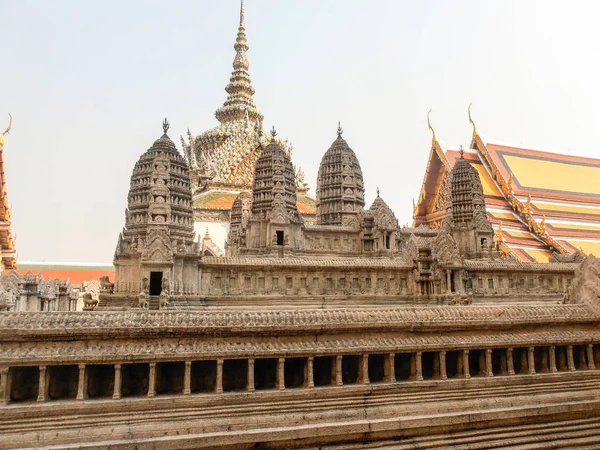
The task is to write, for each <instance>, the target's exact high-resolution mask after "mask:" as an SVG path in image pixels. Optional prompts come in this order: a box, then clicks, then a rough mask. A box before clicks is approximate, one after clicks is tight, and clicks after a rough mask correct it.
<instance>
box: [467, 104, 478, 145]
mask: <svg viewBox="0 0 600 450" xmlns="http://www.w3.org/2000/svg"><path fill="white" fill-rule="evenodd" d="M472 104H473V102H471V103H469V109H468V111H469V123H470V124H471V125H473V137H475V136H477V127H476V126H475V122H473V118H472V117H471V105H472Z"/></svg>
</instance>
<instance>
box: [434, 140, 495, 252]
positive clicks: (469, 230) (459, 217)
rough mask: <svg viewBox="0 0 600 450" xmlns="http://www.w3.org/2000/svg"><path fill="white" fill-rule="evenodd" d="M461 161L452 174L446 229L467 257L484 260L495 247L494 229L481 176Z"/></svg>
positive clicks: (462, 154) (464, 160) (462, 155)
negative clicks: (488, 212)
mask: <svg viewBox="0 0 600 450" xmlns="http://www.w3.org/2000/svg"><path fill="white" fill-rule="evenodd" d="M460 155H461V156H460V158H459V159H458V160H457V161H456V164H455V165H454V168H453V169H452V171H450V173H449V175H448V183H447V192H446V217H445V223H444V226H445V227H447V228H449V229H450V230H451V234H452V236H453V237H454V240H455V241H456V243H457V244H458V249H459V251H460V253H461V255H463V257H464V258H480V257H483V256H485V254H486V253H489V252H490V251H491V249H492V247H493V239H494V230H493V228H492V225H491V223H490V221H489V220H488V217H487V213H486V210H485V201H484V197H483V187H482V185H481V179H480V178H479V173H478V172H477V169H475V168H474V167H473V166H472V165H471V163H469V161H468V160H466V159H465V158H464V151H463V150H462V148H461V153H460Z"/></svg>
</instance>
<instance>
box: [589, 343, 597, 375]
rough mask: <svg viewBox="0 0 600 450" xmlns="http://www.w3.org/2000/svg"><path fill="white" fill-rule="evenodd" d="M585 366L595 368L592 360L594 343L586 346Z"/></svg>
mask: <svg viewBox="0 0 600 450" xmlns="http://www.w3.org/2000/svg"><path fill="white" fill-rule="evenodd" d="M587 366H588V369H590V370H595V369H596V363H595V362H594V345H593V344H588V346H587Z"/></svg>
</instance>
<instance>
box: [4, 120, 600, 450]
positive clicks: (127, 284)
mask: <svg viewBox="0 0 600 450" xmlns="http://www.w3.org/2000/svg"><path fill="white" fill-rule="evenodd" d="M167 128H168V127H167V124H166V123H165V126H164V134H163V135H162V137H160V138H159V139H157V140H156V141H155V142H154V144H152V146H151V147H150V149H149V150H148V151H146V152H145V153H144V154H143V155H142V156H141V157H140V159H139V161H138V162H137V163H136V165H135V167H134V169H133V174H132V177H131V187H130V192H129V196H128V208H127V212H126V218H125V228H124V230H123V231H122V233H121V234H120V236H119V238H118V243H117V248H116V251H115V258H114V264H115V267H116V283H115V286H114V292H113V293H108V292H104V293H101V294H100V299H99V302H98V303H97V304H93V303H90V304H88V305H87V306H86V311H83V312H67V311H65V312H60V311H49V312H43V313H42V312H16V313H14V312H13V313H10V312H0V448H14V447H20V448H21V447H27V448H31V447H39V446H41V445H44V446H56V447H61V448H65V447H67V448H69V447H79V448H87V447H89V448H111V449H125V448H134V447H135V448H153V449H178V448H214V449H216V448H219V449H223V448H229V449H249V448H263V449H265V448H271V449H284V448H285V449H287V448H305V449H309V448H310V449H314V448H321V449H355V448H390V449H391V448H394V449H415V448H430V447H434V446H436V447H437V448H448V447H455V448H489V447H492V446H493V447H494V448H502V447H504V448H506V447H513V448H514V447H519V448H559V447H562V448H580V447H587V448H591V447H597V446H598V443H599V442H600V417H599V415H600V377H599V373H600V372H599V370H600V331H599V330H600V328H599V326H600V261H599V260H598V259H596V258H595V257H593V256H587V257H584V258H583V261H582V262H581V263H577V262H573V261H571V262H566V261H560V262H549V263H545V264H541V263H533V262H522V261H518V260H517V259H516V258H514V257H511V256H510V255H509V256H506V255H503V252H502V251H501V249H500V245H501V243H502V242H501V241H500V240H498V236H497V233H495V232H494V230H493V228H492V226H491V223H490V221H489V219H488V216H487V213H486V203H485V201H484V192H483V186H482V183H481V179H480V176H479V173H478V171H477V170H476V169H475V168H474V167H473V164H471V162H470V160H469V159H468V158H467V157H466V153H461V154H459V156H458V159H457V161H456V162H455V164H454V166H453V168H452V169H451V170H450V171H449V172H448V174H447V175H448V176H447V179H446V180H447V181H446V187H445V201H444V205H445V209H444V219H443V222H442V223H441V224H440V226H439V227H438V228H437V229H431V228H428V227H426V226H424V225H421V226H418V227H416V228H407V227H404V228H401V227H399V226H398V221H397V220H396V218H395V216H394V213H393V212H392V211H391V209H390V208H389V207H388V206H387V205H386V203H385V202H384V200H383V198H382V197H381V196H380V195H378V196H377V198H376V199H375V201H374V202H373V204H372V205H371V206H369V207H368V208H366V207H365V203H364V180H363V178H362V171H361V169H360V164H359V160H358V158H357V155H356V154H355V153H354V151H353V150H352V149H351V148H350V147H349V145H348V143H347V142H346V141H345V139H344V138H343V137H342V130H341V129H338V135H337V137H336V138H335V140H334V141H333V143H332V145H331V147H330V148H329V149H328V150H327V151H326V152H325V154H324V156H323V159H322V161H321V165H320V168H319V174H318V180H317V191H316V197H317V198H316V205H317V211H316V221H315V223H306V222H305V221H304V219H303V217H302V215H301V214H300V213H299V211H298V207H297V189H296V181H295V176H294V175H295V174H294V169H293V164H292V161H291V159H290V155H289V153H288V152H287V151H286V148H285V146H284V145H282V143H281V141H279V140H278V139H277V137H276V133H275V132H274V131H273V132H272V134H271V136H266V137H265V138H264V140H263V141H261V144H260V145H261V146H262V148H261V149H260V152H259V153H260V154H259V155H257V158H256V162H255V164H254V174H253V177H252V186H251V190H250V191H249V192H246V191H242V192H240V193H239V194H238V196H237V198H236V199H235V201H234V203H233V205H232V209H231V218H230V220H231V227H230V230H229V234H228V237H227V245H226V255H225V256H223V257H215V256H210V252H209V253H206V252H205V249H204V248H203V245H204V241H203V243H194V241H193V221H192V220H193V219H192V214H193V206H192V203H191V201H192V183H191V182H190V169H189V167H188V165H186V164H185V161H184V158H183V157H182V156H181V155H180V154H179V153H178V151H177V150H176V148H175V145H174V144H173V142H172V141H171V140H170V139H169V138H168V136H167ZM359 154H360V152H359Z"/></svg>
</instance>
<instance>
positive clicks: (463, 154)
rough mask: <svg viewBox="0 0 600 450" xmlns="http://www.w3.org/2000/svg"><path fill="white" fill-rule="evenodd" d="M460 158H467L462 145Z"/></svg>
mask: <svg viewBox="0 0 600 450" xmlns="http://www.w3.org/2000/svg"><path fill="white" fill-rule="evenodd" d="M460 159H465V151H464V150H463V147H462V145H461V146H460Z"/></svg>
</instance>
